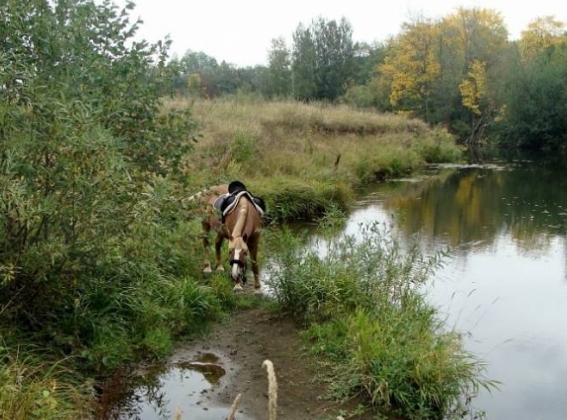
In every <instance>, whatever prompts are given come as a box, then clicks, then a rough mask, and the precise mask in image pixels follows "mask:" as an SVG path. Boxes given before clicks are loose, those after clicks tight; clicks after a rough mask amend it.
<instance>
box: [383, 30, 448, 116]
mask: <svg viewBox="0 0 567 420" xmlns="http://www.w3.org/2000/svg"><path fill="white" fill-rule="evenodd" d="M437 33H438V32H437V25H436V24H435V23H432V22H429V21H424V22H415V23H404V24H403V26H402V32H401V34H400V35H399V36H398V37H396V38H395V39H393V40H392V41H391V44H390V46H389V47H390V48H389V54H388V56H387V57H386V59H385V60H384V64H382V65H381V66H380V67H379V71H380V73H381V74H382V76H383V77H385V78H388V79H389V80H390V83H391V90H390V95H389V99H390V103H391V104H392V106H393V107H394V108H395V109H397V110H398V111H402V112H406V113H411V114H414V115H418V116H423V117H425V119H426V120H429V118H428V116H429V106H430V105H429V102H430V98H431V94H432V91H433V86H434V82H435V81H436V79H437V77H438V75H439V69H440V66H439V62H438V60H437V54H436V50H435V48H436V45H437V42H436V41H437Z"/></svg>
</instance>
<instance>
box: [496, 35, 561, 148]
mask: <svg viewBox="0 0 567 420" xmlns="http://www.w3.org/2000/svg"><path fill="white" fill-rule="evenodd" d="M506 86H507V89H506V93H505V103H504V111H503V115H502V116H501V119H500V121H499V123H498V126H497V129H498V131H499V133H500V138H501V141H502V142H503V143H505V144H509V145H516V146H521V147H529V148H551V149H565V148H566V147H567V135H566V133H567V107H565V103H566V102H567V43H564V44H562V45H558V46H550V47H549V48H548V49H547V50H545V51H543V52H541V53H540V54H539V55H538V56H537V57H536V58H534V59H533V60H532V61H529V62H521V63H518V66H517V67H516V68H515V69H514V71H513V72H511V73H510V75H509V77H508V80H507V82H506Z"/></svg>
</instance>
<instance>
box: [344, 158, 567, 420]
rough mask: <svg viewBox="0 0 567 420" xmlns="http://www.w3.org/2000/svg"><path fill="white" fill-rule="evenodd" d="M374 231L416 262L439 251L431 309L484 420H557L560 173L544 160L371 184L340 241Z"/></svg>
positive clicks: (565, 375) (563, 294) (566, 365)
mask: <svg viewBox="0 0 567 420" xmlns="http://www.w3.org/2000/svg"><path fill="white" fill-rule="evenodd" d="M375 221H379V222H381V223H385V224H388V225H392V226H394V228H393V234H394V235H396V236H397V237H398V239H399V240H400V241H402V242H412V241H415V240H418V241H419V243H420V244H421V246H422V249H423V251H424V253H426V254H433V253H435V252H436V251H438V250H441V249H446V248H449V250H450V257H449V258H448V259H445V265H444V267H443V268H442V269H440V270H438V271H437V273H436V274H435V275H434V276H433V278H432V282H431V285H430V286H429V289H428V290H427V296H428V299H429V300H430V302H431V303H432V304H433V305H435V306H436V307H438V308H439V314H440V316H441V317H442V318H444V319H445V320H446V322H447V325H448V328H454V329H456V330H457V331H460V332H462V333H465V341H464V344H465V347H466V348H467V349H468V350H470V351H471V352H472V353H474V354H475V355H477V356H478V357H479V358H480V359H481V360H483V361H485V362H486V363H487V367H486V377H487V378H488V379H492V380H497V381H500V382H501V384H500V385H499V388H500V390H494V391H492V393H488V392H482V393H481V394H480V395H479V396H478V397H477V398H476V399H475V400H474V402H473V407H474V408H475V409H477V410H482V411H484V412H485V414H486V418H487V419H497V420H534V419H545V420H559V419H561V420H564V419H566V418H567V322H566V321H567V234H566V232H567V165H565V164H562V163H561V162H557V161H554V160H550V159H540V160H535V161H515V162H503V161H499V162H494V163H491V164H487V165H467V166H462V167H451V166H445V167H438V168H434V169H433V171H432V173H429V174H426V175H425V176H424V177H423V178H421V179H411V180H410V179H407V180H397V181H393V182H388V183H385V184H382V185H380V186H379V187H378V188H377V189H375V190H374V191H372V193H370V194H369V195H368V196H366V197H365V198H364V199H363V200H361V201H360V202H359V203H358V204H357V205H356V206H355V208H354V209H353V211H352V213H351V215H350V217H349V220H348V222H347V225H346V228H345V231H346V232H347V233H349V234H355V235H356V233H357V231H358V229H359V225H360V224H361V223H362V224H366V223H371V222H375Z"/></svg>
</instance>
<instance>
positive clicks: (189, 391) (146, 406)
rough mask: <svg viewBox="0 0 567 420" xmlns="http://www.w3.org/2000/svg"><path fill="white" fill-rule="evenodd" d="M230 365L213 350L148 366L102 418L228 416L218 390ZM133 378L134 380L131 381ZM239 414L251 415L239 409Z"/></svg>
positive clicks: (142, 419) (211, 419)
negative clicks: (185, 358) (168, 362)
mask: <svg viewBox="0 0 567 420" xmlns="http://www.w3.org/2000/svg"><path fill="white" fill-rule="evenodd" d="M226 373H227V371H226V368H225V367H224V366H223V362H221V361H220V359H219V357H218V356H217V355H215V354H213V353H203V354H200V355H198V357H196V358H195V359H193V360H189V361H179V362H176V363H173V364H156V365H154V366H150V367H148V368H146V369H144V371H143V372H140V374H139V375H137V376H136V377H135V378H133V379H132V378H131V379H130V380H129V382H128V386H127V388H128V390H129V391H128V394H127V395H117V394H116V393H115V391H116V390H114V391H113V390H109V391H110V392H111V393H115V396H118V397H119V398H118V401H112V402H111V403H110V404H109V407H108V410H106V412H105V413H104V415H100V416H99V417H98V418H100V419H101V420H102V419H105V420H106V419H118V420H170V419H174V418H180V419H191V420H216V419H224V418H226V417H227V415H228V413H229V412H230V407H227V406H223V405H221V404H219V403H218V399H217V398H216V397H215V392H216V390H217V389H218V385H219V383H220V381H221V379H222V378H223V377H224V376H225V375H226ZM131 380H133V383H131V382H130V381H131ZM239 418H241V419H242V420H246V419H247V418H248V417H246V416H244V415H243V414H241V413H239Z"/></svg>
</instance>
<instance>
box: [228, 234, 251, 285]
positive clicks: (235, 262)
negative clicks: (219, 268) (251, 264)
mask: <svg viewBox="0 0 567 420" xmlns="http://www.w3.org/2000/svg"><path fill="white" fill-rule="evenodd" d="M228 253H229V258H230V277H231V278H232V280H233V281H235V282H236V283H237V284H240V283H241V284H244V283H246V261H247V258H248V245H247V244H246V235H244V237H241V236H237V237H231V238H230V241H229V244H228Z"/></svg>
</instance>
